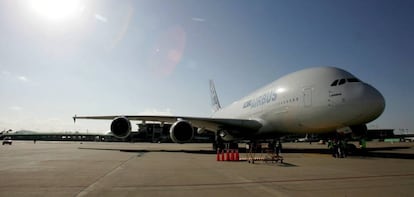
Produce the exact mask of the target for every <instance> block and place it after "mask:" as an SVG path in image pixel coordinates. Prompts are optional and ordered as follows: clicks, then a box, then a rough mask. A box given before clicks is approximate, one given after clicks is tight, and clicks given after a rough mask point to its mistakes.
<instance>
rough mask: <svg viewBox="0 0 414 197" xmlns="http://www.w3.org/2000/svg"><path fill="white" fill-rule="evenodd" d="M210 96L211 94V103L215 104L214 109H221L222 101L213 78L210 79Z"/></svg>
mask: <svg viewBox="0 0 414 197" xmlns="http://www.w3.org/2000/svg"><path fill="white" fill-rule="evenodd" d="M210 96H211V104H212V106H213V111H214V112H216V111H218V110H220V109H221V106H220V102H219V100H218V96H217V92H216V88H215V87H214V82H213V80H210Z"/></svg>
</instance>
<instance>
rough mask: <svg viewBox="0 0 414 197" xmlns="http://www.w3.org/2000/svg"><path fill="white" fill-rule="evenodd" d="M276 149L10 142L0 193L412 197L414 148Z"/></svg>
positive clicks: (0, 158)
mask: <svg viewBox="0 0 414 197" xmlns="http://www.w3.org/2000/svg"><path fill="white" fill-rule="evenodd" d="M283 147H284V152H283V153H282V155H283V157H284V163H266V162H260V161H257V162H255V164H249V163H248V162H246V161H243V162H242V161H238V162H237V161H233V162H230V161H216V154H215V152H213V151H211V144H152V143H105V142H83V143H80V142H44V141H38V142H37V143H36V144H34V143H33V142H31V141H14V142H13V145H11V146H8V145H4V146H1V147H0V196H198V197H199V196H238V197H243V196H249V197H250V196H329V197H332V196H413V193H414V159H413V155H414V143H394V144H390V143H371V142H370V143H368V152H367V153H366V154H358V155H350V156H348V157H347V158H333V157H332V156H331V155H330V154H329V152H326V151H323V150H326V149H325V148H326V145H319V144H315V143H314V144H308V143H285V144H283ZM241 157H243V155H241Z"/></svg>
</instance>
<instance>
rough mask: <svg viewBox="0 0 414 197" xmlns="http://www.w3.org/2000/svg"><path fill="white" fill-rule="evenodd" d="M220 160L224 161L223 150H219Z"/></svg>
mask: <svg viewBox="0 0 414 197" xmlns="http://www.w3.org/2000/svg"><path fill="white" fill-rule="evenodd" d="M221 161H225V160H224V150H221Z"/></svg>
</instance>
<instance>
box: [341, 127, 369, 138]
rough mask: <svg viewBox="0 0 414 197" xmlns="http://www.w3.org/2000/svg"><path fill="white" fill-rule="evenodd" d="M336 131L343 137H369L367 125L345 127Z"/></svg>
mask: <svg viewBox="0 0 414 197" xmlns="http://www.w3.org/2000/svg"><path fill="white" fill-rule="evenodd" d="M336 131H337V132H338V133H340V134H342V135H350V134H352V136H353V137H366V136H367V126H366V125H365V124H363V125H355V126H349V127H344V128H340V129H337V130H336Z"/></svg>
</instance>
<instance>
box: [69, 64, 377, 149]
mask: <svg viewBox="0 0 414 197" xmlns="http://www.w3.org/2000/svg"><path fill="white" fill-rule="evenodd" d="M210 91H211V99H212V104H213V108H214V110H215V112H214V114H213V115H212V116H211V117H186V116H141V115H140V116H134V115H117V116H75V117H73V119H74V120H76V119H104V120H112V123H111V132H112V133H113V135H115V136H116V137H119V138H124V137H127V136H128V135H129V134H130V132H131V122H130V121H138V120H139V121H144V122H145V121H156V122H160V124H161V125H163V124H164V123H172V126H171V127H170V137H171V139H172V140H173V141H174V142H176V143H184V142H190V141H191V140H192V139H193V137H194V132H195V130H194V127H197V128H198V130H197V132H198V133H203V132H214V133H216V136H217V139H216V140H217V141H221V142H222V141H227V142H232V141H237V140H256V139H276V138H279V137H281V136H284V135H287V134H305V133H314V134H324V133H350V132H354V133H355V132H356V133H361V132H366V130H367V127H366V123H368V122H371V121H373V120H375V119H376V118H378V117H379V116H380V115H381V114H382V112H383V111H384V108H385V100H384V97H383V96H382V95H381V93H380V92H379V91H378V90H377V89H375V88H374V87H372V86H371V85H369V84H367V83H364V82H362V81H361V80H359V79H358V78H356V77H355V76H354V75H352V74H351V73H349V72H347V71H345V70H343V69H339V68H335V67H316V68H309V69H304V70H300V71H297V72H294V73H291V74H288V75H286V76H283V77H281V78H280V79H278V80H276V81H273V82H272V83H270V84H268V85H266V86H264V87H262V88H260V89H258V90H256V91H254V92H253V93H251V94H249V95H248V96H246V97H243V98H242V99H240V100H238V101H235V102H233V103H232V104H231V105H229V106H228V107H225V108H221V106H220V103H219V100H218V97H217V93H216V90H215V87H214V84H213V82H212V81H210Z"/></svg>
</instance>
